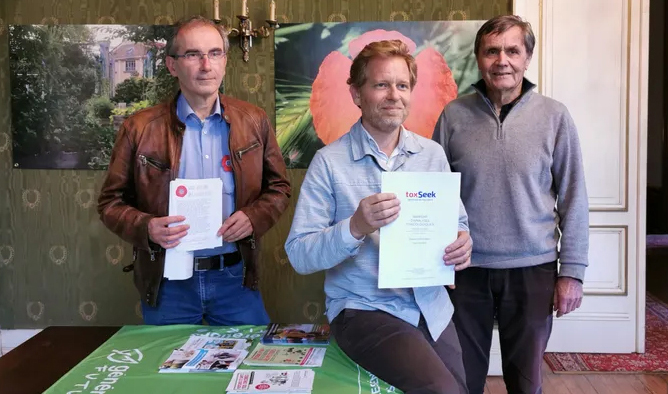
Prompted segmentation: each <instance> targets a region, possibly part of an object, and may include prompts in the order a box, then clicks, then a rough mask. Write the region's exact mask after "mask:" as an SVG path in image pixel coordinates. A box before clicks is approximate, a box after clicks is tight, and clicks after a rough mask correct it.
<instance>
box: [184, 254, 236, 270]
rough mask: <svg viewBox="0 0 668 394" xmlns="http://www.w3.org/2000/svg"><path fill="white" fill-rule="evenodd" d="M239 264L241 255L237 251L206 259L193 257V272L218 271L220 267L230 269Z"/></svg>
mask: <svg viewBox="0 0 668 394" xmlns="http://www.w3.org/2000/svg"><path fill="white" fill-rule="evenodd" d="M240 262H241V253H239V251H236V252H232V253H225V254H219V255H216V256H208V257H195V264H194V269H195V271H209V270H219V269H220V267H221V266H222V267H231V266H233V265H237V264H239V263H240Z"/></svg>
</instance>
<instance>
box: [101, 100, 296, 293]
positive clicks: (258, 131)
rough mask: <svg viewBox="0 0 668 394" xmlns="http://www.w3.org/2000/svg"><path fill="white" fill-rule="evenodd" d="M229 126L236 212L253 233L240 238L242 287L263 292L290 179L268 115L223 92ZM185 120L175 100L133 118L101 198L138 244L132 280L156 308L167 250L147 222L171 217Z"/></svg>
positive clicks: (113, 225) (105, 214)
mask: <svg viewBox="0 0 668 394" xmlns="http://www.w3.org/2000/svg"><path fill="white" fill-rule="evenodd" d="M220 103H221V106H222V107H223V117H224V119H225V121H227V122H228V123H229V125H230V137H229V144H230V154H231V156H232V168H233V171H234V177H235V185H236V187H235V202H236V209H237V210H241V211H243V212H244V213H245V214H246V215H248V218H249V219H250V221H251V223H252V225H253V235H251V236H250V237H248V238H247V239H244V240H242V241H239V242H237V248H238V249H239V252H241V256H242V258H243V263H244V286H246V287H249V288H252V289H257V287H258V276H259V272H258V270H259V268H260V265H259V264H257V261H258V255H259V240H260V238H261V237H262V235H264V234H265V233H266V232H267V231H268V230H269V229H270V228H271V227H272V226H273V225H274V224H275V223H276V221H277V220H278V218H279V216H280V215H281V214H282V213H283V211H284V210H285V208H286V207H287V205H288V199H289V198H290V183H289V182H288V180H287V177H286V170H285V163H284V161H283V158H282V156H281V152H280V149H279V147H278V143H277V142H276V137H275V135H274V131H273V129H272V127H271V124H270V123H269V119H268V118H267V114H266V113H265V112H264V111H263V110H262V109H260V108H258V107H256V106H254V105H252V104H249V103H247V102H244V101H241V100H237V99H234V98H232V97H229V96H225V95H220ZM184 131H185V125H184V124H183V123H181V121H179V119H178V117H177V116H176V100H172V101H171V102H170V103H165V104H160V105H157V106H154V107H151V108H147V109H145V110H142V111H140V112H137V113H136V114H134V115H132V116H131V117H129V118H128V119H126V120H125V122H124V123H123V125H122V126H121V128H120V130H119V132H118V136H117V137H116V143H115V145H114V150H113V152H112V155H111V162H110V164H109V170H108V173H107V177H106V179H105V181H104V184H103V185H102V190H101V192H100V198H99V200H98V212H99V213H100V218H101V219H102V222H103V223H104V224H105V225H106V226H107V227H108V228H109V229H110V230H111V231H113V232H114V233H116V234H117V235H118V236H119V237H121V238H122V239H123V240H125V241H127V242H130V243H131V244H132V245H133V246H134V247H133V264H132V265H130V266H128V267H126V268H124V270H125V271H129V270H132V269H133V268H134V282H135V286H136V287H137V289H138V290H139V293H140V296H141V297H142V298H143V300H144V301H145V302H146V303H148V304H149V305H151V306H155V305H156V300H157V296H158V289H159V287H160V282H161V280H162V277H163V270H164V265H165V250H164V249H162V248H161V247H160V246H159V245H157V244H155V243H153V242H151V241H150V240H149V238H148V222H149V220H151V219H152V218H154V217H161V216H167V215H168V205H169V182H170V181H171V180H173V179H175V178H176V177H177V176H178V173H179V158H180V157H181V146H182V144H183V132H184Z"/></svg>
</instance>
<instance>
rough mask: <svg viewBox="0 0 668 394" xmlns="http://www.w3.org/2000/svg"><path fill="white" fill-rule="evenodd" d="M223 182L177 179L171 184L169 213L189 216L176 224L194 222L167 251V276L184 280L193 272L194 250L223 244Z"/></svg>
mask: <svg viewBox="0 0 668 394" xmlns="http://www.w3.org/2000/svg"><path fill="white" fill-rule="evenodd" d="M222 190H223V182H222V181H221V180H220V178H211V179H180V178H179V179H175V180H173V181H171V182H170V183H169V216H178V215H182V216H185V218H186V220H185V221H183V222H180V223H174V224H173V226H180V225H183V224H188V225H190V228H189V229H188V234H187V235H186V236H185V237H183V238H181V240H180V243H179V244H178V245H177V246H176V247H175V248H169V249H167V252H166V254H165V272H164V276H165V278H167V279H170V280H184V279H188V278H190V277H192V275H193V256H194V254H193V251H194V250H200V249H210V248H215V247H218V246H223V238H222V237H218V236H217V235H216V233H218V229H219V228H220V226H221V225H222V223H223V191H222Z"/></svg>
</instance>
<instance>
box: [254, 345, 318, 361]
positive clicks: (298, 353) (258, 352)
mask: <svg viewBox="0 0 668 394" xmlns="http://www.w3.org/2000/svg"><path fill="white" fill-rule="evenodd" d="M326 350H327V348H326V347H310V346H267V345H263V344H261V343H259V344H258V345H257V346H256V347H255V349H253V351H252V352H251V354H250V355H249V356H248V357H247V358H246V360H245V361H244V364H246V365H253V366H265V367H272V366H278V365H283V366H290V365H292V366H303V367H320V366H322V360H323V359H324V358H325V351H326Z"/></svg>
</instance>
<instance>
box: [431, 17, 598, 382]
mask: <svg viewBox="0 0 668 394" xmlns="http://www.w3.org/2000/svg"><path fill="white" fill-rule="evenodd" d="M534 43H535V38H534V35H533V32H532V31H531V26H530V25H529V24H528V23H526V22H524V21H522V19H520V18H519V17H515V16H500V17H496V18H493V19H491V20H489V21H487V22H486V23H485V24H484V25H483V26H482V27H481V28H480V30H479V31H478V34H477V36H476V41H475V54H476V59H477V61H478V68H479V69H480V72H481V74H482V77H483V79H482V80H481V81H479V82H478V83H476V84H475V85H474V88H475V90H476V93H473V94H471V95H467V96H463V97H460V98H458V99H456V100H454V101H452V102H451V103H450V104H449V105H448V106H447V107H446V108H445V110H444V111H443V113H442V115H441V117H440V119H439V121H438V123H437V125H436V129H435V131H434V137H433V138H434V140H435V141H437V142H439V143H440V144H441V145H442V146H443V148H444V149H445V153H446V156H447V157H448V160H449V162H450V165H451V168H452V170H453V171H456V172H461V174H462V201H463V202H464V206H465V207H466V211H467V213H468V216H469V226H470V231H471V238H472V239H473V255H472V265H471V268H469V269H467V270H464V271H461V272H458V273H457V275H456V278H455V285H456V289H455V290H453V291H452V292H451V298H452V301H453V304H454V306H455V314H454V318H453V319H454V321H455V326H456V327H457V331H458V334H459V338H460V341H461V345H462V351H463V355H464V366H465V369H466V376H467V385H468V389H469V392H470V393H471V394H482V393H483V389H484V385H485V377H486V375H487V370H488V366H489V351H490V346H491V341H492V330H493V325H494V319H495V318H496V320H497V321H498V327H499V335H500V340H501V356H502V360H503V361H502V365H503V375H504V380H505V383H506V387H507V389H508V392H509V393H512V394H517V393H532V394H533V393H541V392H542V389H541V364H542V356H543V353H544V352H545V347H546V346H547V341H548V339H549V336H550V332H551V329H552V311H553V309H554V310H555V311H556V312H557V317H560V316H562V315H564V314H567V313H569V312H571V311H573V310H575V309H577V308H578V307H579V306H580V303H581V301H582V281H583V279H584V272H585V268H586V267H587V251H588V246H589V242H588V239H589V210H588V203H587V191H586V188H585V180H584V171H583V167H582V155H581V151H580V143H579V140H578V136H577V131H576V129H575V125H574V123H573V120H572V118H571V116H570V115H569V113H568V111H567V109H566V107H565V106H564V105H563V104H561V103H559V102H557V101H555V100H552V99H550V98H547V97H544V96H542V95H540V94H538V93H535V92H533V91H532V89H533V88H534V85H533V84H532V83H531V82H529V81H528V80H526V79H524V72H525V71H526V69H527V67H528V65H529V62H530V60H531V55H532V53H533V48H534ZM559 242H560V243H561V245H560V247H559V246H558V245H559ZM557 262H558V263H559V264H558V263H557Z"/></svg>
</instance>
